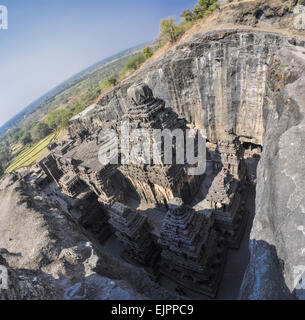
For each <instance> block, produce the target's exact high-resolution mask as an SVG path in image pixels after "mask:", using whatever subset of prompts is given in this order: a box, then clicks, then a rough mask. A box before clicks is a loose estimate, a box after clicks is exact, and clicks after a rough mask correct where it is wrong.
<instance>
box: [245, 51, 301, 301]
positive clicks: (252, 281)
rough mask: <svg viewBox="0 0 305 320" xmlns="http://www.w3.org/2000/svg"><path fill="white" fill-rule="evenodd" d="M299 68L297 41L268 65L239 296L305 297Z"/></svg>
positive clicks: (270, 297)
mask: <svg viewBox="0 0 305 320" xmlns="http://www.w3.org/2000/svg"><path fill="white" fill-rule="evenodd" d="M304 71H305V50H304V48H302V47H300V46H296V47H294V50H290V51H288V50H287V49H285V48H283V49H282V50H280V51H278V52H277V56H276V58H275V57H274V59H273V63H272V64H271V65H270V68H269V74H268V86H267V90H266V97H265V103H264V114H265V115H264V118H265V131H264V139H263V144H264V151H263V155H262V159H261V161H260V164H259V168H258V183H257V198H256V217H255V221H254V225H253V230H252V233H251V239H250V252H251V260H250V264H249V267H248V270H247V272H246V275H245V278H244V283H243V286H242V289H241V298H242V299H292V298H298V299H304V298H305V295H304V290H302V288H301V287H302V286H296V284H297V283H298V280H300V278H298V277H299V276H301V275H302V273H303V272H304V265H305V256H304V248H305V232H304V231H305V226H304V214H305V197H304V195H305V192H304V191H305V184H304V173H305V161H304V160H305V151H304V143H305V122H304V115H305V94H304V87H305V77H304ZM299 272H301V273H299ZM303 278H304V276H303Z"/></svg>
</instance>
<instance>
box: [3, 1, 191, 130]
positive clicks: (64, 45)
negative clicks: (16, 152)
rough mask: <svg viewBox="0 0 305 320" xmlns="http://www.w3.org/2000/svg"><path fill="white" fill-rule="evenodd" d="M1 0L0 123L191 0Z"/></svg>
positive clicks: (154, 28)
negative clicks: (4, 17) (4, 23)
mask: <svg viewBox="0 0 305 320" xmlns="http://www.w3.org/2000/svg"><path fill="white" fill-rule="evenodd" d="M21 1H22V0H16V1H15V2H14V3H10V2H9V1H7V0H2V1H1V5H5V6H7V8H8V14H9V18H8V22H9V29H8V30H0V41H1V45H2V50H1V59H0V69H1V71H2V77H1V79H0V89H1V100H0V103H1V104H0V108H1V116H0V126H2V125H3V124H5V123H6V122H7V121H9V120H10V119H11V118H13V117H14V116H15V115H17V114H18V113H19V112H20V111H22V110H23V109H24V108H26V107H27V106H28V105H30V104H31V103H33V102H34V101H36V100H37V99H39V98H40V97H41V96H43V95H45V94H46V93H47V92H49V91H50V90H52V89H53V88H55V87H56V86H58V85H60V84H61V83H62V82H64V81H66V80H68V79H69V78H71V77H72V76H74V75H75V74H77V73H79V72H81V71H82V70H84V69H86V68H88V67H90V66H92V65H94V64H96V63H97V62H99V61H101V60H103V59H106V58H108V57H111V56H113V55H115V54H117V53H119V52H121V51H124V50H126V49H129V48H132V47H135V46H138V45H140V44H142V43H146V42H148V41H150V40H152V39H154V38H156V37H157V36H158V33H159V23H160V20H161V19H162V18H166V17H168V16H176V17H177V18H178V17H179V14H180V13H181V11H182V10H183V9H186V8H188V7H192V5H194V4H195V3H196V2H197V1H196V0H194V1H190V2H186V1H185V0H163V1H162V0H153V1H140V0H133V1H132V2H128V3H127V2H126V1H123V0H116V1H112V2H111V3H110V2H108V1H97V0H87V1H85V0H64V1H59V0H54V1H52V3H50V2H47V1H46V0H28V1H27V3H26V4H25V3H23V2H21Z"/></svg>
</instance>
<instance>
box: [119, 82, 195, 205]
mask: <svg viewBox="0 0 305 320" xmlns="http://www.w3.org/2000/svg"><path fill="white" fill-rule="evenodd" d="M128 97H129V99H130V102H131V103H130V107H129V109H128V111H127V113H126V115H125V116H124V117H123V120H124V121H127V122H128V123H130V127H131V129H147V130H148V131H149V132H150V133H151V136H150V137H148V139H149V141H144V142H143V143H144V144H145V143H150V144H151V146H153V145H154V143H155V142H156V141H155V139H154V137H153V135H152V130H153V129H160V130H171V131H172V132H173V131H174V130H176V129H181V130H182V131H183V132H184V134H185V132H186V129H187V127H186V122H185V120H184V119H178V116H177V114H176V113H175V112H174V111H173V110H172V109H171V108H166V107H165V102H164V101H163V100H160V99H156V98H154V96H153V93H152V91H151V89H150V88H149V87H148V86H147V85H143V84H137V85H134V86H132V87H130V88H129V89H128ZM184 139H185V137H184ZM173 141H174V140H173ZM132 146H133V145H132V142H131V148H132ZM160 151H161V152H160V153H161V163H160V164H152V163H151V162H150V159H152V150H150V153H149V154H148V155H147V156H148V158H149V162H148V163H143V165H139V164H128V165H122V166H121V167H120V169H119V170H120V171H121V172H122V173H123V175H124V176H125V177H127V178H128V180H129V181H130V183H131V185H132V186H133V188H134V189H135V190H136V192H137V193H138V194H139V195H140V197H141V199H142V200H143V201H146V202H148V203H159V204H164V203H167V202H168V201H170V200H171V199H173V198H174V197H181V198H183V200H184V201H186V202H190V201H191V199H192V197H194V196H195V194H196V192H197V191H198V188H199V186H200V181H201V177H200V176H190V175H188V174H187V173H186V170H187V167H188V166H187V162H186V161H184V164H177V163H176V153H175V152H176V147H175V145H173V148H172V150H170V151H171V152H172V153H173V162H172V164H165V163H164V161H163V156H164V145H162V144H161V145H160ZM143 156H144V157H145V155H143ZM184 159H185V154H184Z"/></svg>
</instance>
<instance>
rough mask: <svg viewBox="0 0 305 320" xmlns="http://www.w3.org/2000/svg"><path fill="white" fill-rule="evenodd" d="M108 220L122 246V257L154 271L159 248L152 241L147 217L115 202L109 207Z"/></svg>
mask: <svg viewBox="0 0 305 320" xmlns="http://www.w3.org/2000/svg"><path fill="white" fill-rule="evenodd" d="M109 222H110V224H111V225H112V227H113V228H114V229H115V234H116V236H117V238H118V239H119V241H120V242H121V243H122V245H123V247H124V250H123V252H122V256H123V258H124V259H125V260H127V261H136V262H138V263H139V264H140V265H143V266H145V267H147V268H150V271H151V272H156V269H157V268H156V267H157V262H158V258H159V254H160V249H159V248H158V247H157V246H156V244H155V242H154V239H153V236H152V234H151V231H152V228H151V226H150V225H149V223H148V221H147V217H145V216H143V215H141V214H139V213H137V212H136V211H135V210H132V209H131V208H129V207H127V206H125V205H123V204H121V203H119V202H116V203H115V204H113V205H112V207H111V209H110V221H109Z"/></svg>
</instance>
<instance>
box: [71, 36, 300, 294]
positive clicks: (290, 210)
mask: <svg viewBox="0 0 305 320" xmlns="http://www.w3.org/2000/svg"><path fill="white" fill-rule="evenodd" d="M304 47H305V42H304V41H301V40H298V39H296V38H289V37H286V36H283V35H280V34H276V33H271V32H263V31H259V30H257V31H249V30H247V31H246V30H223V31H217V32H216V31H215V32H210V33H204V34H197V35H194V36H193V37H192V38H190V39H188V40H186V41H184V42H182V43H181V44H180V45H178V46H177V47H176V48H175V49H173V50H171V51H169V52H167V53H166V54H164V55H163V56H161V57H160V58H158V59H157V60H155V61H151V62H150V63H148V64H147V65H145V66H144V67H143V68H142V69H141V70H139V71H138V72H136V73H135V74H134V75H133V76H132V77H130V78H129V79H127V80H125V81H124V82H123V83H122V84H121V85H119V86H118V87H116V88H115V89H114V90H113V91H111V92H110V93H109V94H107V95H106V96H104V97H103V98H102V99H101V100H100V101H99V103H98V104H97V107H96V108H95V109H94V110H92V111H91V113H90V114H88V115H87V116H86V117H84V118H83V119H81V120H79V121H81V125H80V123H79V122H78V123H73V121H72V122H71V124H70V126H71V128H73V132H74V133H75V135H76V136H77V135H78V126H79V128H80V132H83V128H86V130H87V131H88V132H94V131H95V130H98V126H99V124H98V121H96V120H95V121H93V119H98V118H99V117H100V116H101V115H102V114H104V112H105V110H108V111H109V112H108V115H107V116H108V117H109V118H113V119H117V118H120V117H121V116H122V114H124V113H125V112H127V110H128V106H129V103H130V102H129V100H128V97H127V89H128V88H129V87H130V86H131V85H132V84H133V83H137V82H139V81H143V82H145V83H147V84H148V85H149V87H150V88H151V89H152V91H153V94H154V95H155V96H157V97H159V98H161V99H162V100H164V101H165V102H166V104H167V105H169V106H172V108H173V109H174V111H175V112H176V113H177V114H178V115H181V116H183V117H185V118H186V120H187V121H188V122H190V123H192V124H193V125H195V126H197V127H199V128H204V129H206V133H207V138H208V139H209V140H210V141H211V142H217V141H219V140H222V137H223V136H224V133H225V128H227V127H230V128H232V129H233V132H234V133H235V134H236V135H237V136H239V137H240V140H241V142H242V143H243V142H247V143H254V144H257V145H260V146H263V147H264V151H263V155H262V159H261V161H260V164H259V169H258V179H257V199H256V218H255V221H254V226H253V231H252V234H251V240H250V252H251V260H250V265H249V268H248V271H247V273H246V275H245V278H244V283H243V286H242V289H241V294H240V297H241V298H242V299H279V298H293V297H297V298H303V297H304V295H303V291H302V290H301V289H298V288H299V287H297V288H296V283H295V280H296V279H295V278H296V277H295V272H296V271H295V270H296V268H298V267H302V266H304V265H305V259H304V248H305V237H304V235H305V226H304V219H303V217H304V207H305V205H304V190H305V186H304V174H303V173H304V172H305V170H304V163H305V161H304V136H305V135H304V120H303V119H304V112H305V109H304V108H305V106H304V101H305V96H304V84H305V79H304V70H305V67H304V64H305V61H304V57H305V54H304V52H305V49H304ZM139 96H141V95H139ZM136 99H138V94H136Z"/></svg>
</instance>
